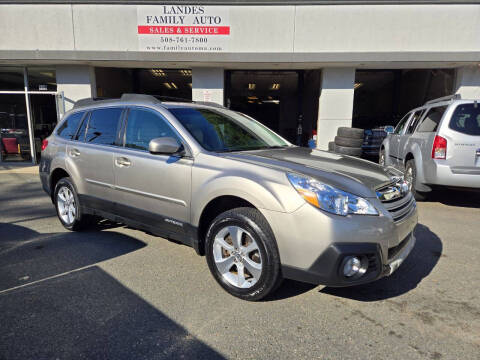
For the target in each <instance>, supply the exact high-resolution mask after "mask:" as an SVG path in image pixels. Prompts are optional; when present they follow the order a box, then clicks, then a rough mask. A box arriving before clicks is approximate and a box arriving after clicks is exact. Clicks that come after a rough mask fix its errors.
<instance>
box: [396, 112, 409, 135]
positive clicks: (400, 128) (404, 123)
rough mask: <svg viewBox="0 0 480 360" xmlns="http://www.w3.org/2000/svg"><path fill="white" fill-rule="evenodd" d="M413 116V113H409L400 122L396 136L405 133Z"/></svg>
mask: <svg viewBox="0 0 480 360" xmlns="http://www.w3.org/2000/svg"><path fill="white" fill-rule="evenodd" d="M411 114H412V113H408V114H407V115H405V116H404V117H403V118H402V120H400V122H399V123H398V124H397V127H396V128H395V131H394V132H393V133H394V134H400V133H401V132H402V131H403V129H404V128H405V125H406V124H407V121H408V119H409V118H410V115H411Z"/></svg>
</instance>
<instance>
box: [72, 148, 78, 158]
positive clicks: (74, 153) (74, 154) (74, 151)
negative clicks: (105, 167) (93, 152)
mask: <svg viewBox="0 0 480 360" xmlns="http://www.w3.org/2000/svg"><path fill="white" fill-rule="evenodd" d="M70 156H71V157H77V156H80V151H78V149H75V148H74V149H70Z"/></svg>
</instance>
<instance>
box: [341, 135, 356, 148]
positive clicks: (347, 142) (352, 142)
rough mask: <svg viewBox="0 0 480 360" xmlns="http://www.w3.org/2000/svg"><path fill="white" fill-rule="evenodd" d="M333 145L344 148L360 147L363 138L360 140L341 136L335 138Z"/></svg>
mask: <svg viewBox="0 0 480 360" xmlns="http://www.w3.org/2000/svg"><path fill="white" fill-rule="evenodd" d="M335 144H336V145H340V146H346V147H354V148H358V147H362V145H363V137H362V138H361V139H354V138H348V137H343V136H335Z"/></svg>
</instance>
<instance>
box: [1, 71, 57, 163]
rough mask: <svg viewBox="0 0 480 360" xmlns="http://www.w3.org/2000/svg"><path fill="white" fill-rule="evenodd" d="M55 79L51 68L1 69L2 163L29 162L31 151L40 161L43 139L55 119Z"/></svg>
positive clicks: (51, 128) (51, 127) (49, 132)
mask: <svg viewBox="0 0 480 360" xmlns="http://www.w3.org/2000/svg"><path fill="white" fill-rule="evenodd" d="M25 71H26V73H27V79H28V87H27V92H25V86H24V76H25ZM55 76H56V74H55V70H54V69H53V68H46V67H33V68H28V70H25V68H22V67H6V66H5V67H0V92H1V93H0V151H1V158H0V160H1V161H32V152H33V154H34V155H35V158H36V160H37V161H38V160H39V159H40V156H41V153H40V150H41V143H42V140H43V139H45V138H46V137H47V136H49V135H50V134H51V132H52V130H53V129H54V127H55V125H56V123H57V119H58V117H57V104H56V94H55V92H56V90H57V84H56V77H55ZM39 92H40V93H39ZM41 92H45V93H44V94H42V93H41ZM27 98H28V99H29V101H28V103H27V101H26V100H27ZM27 104H28V105H27ZM29 117H30V119H29ZM29 121H30V122H29ZM30 131H31V132H32V134H31V135H32V138H33V143H31V140H30ZM32 147H33V148H32ZM32 150H33V151H32Z"/></svg>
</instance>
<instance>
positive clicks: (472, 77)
mask: <svg viewBox="0 0 480 360" xmlns="http://www.w3.org/2000/svg"><path fill="white" fill-rule="evenodd" d="M456 75H457V76H456V81H455V93H456V94H460V95H461V96H462V99H479V98H480V67H479V66H464V67H461V68H458V69H457V74H456Z"/></svg>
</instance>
